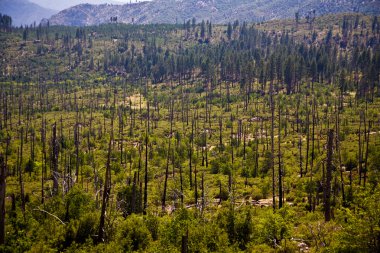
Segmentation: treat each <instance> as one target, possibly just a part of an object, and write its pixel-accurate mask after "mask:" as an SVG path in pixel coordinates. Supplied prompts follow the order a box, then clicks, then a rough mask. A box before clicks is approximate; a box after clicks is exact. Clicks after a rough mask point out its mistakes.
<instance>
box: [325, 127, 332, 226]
mask: <svg viewBox="0 0 380 253" xmlns="http://www.w3.org/2000/svg"><path fill="white" fill-rule="evenodd" d="M333 143H334V130H333V129H330V131H329V136H328V141H327V161H326V181H325V185H324V186H325V187H324V195H325V198H324V199H325V204H324V209H325V221H329V220H330V219H331V203H330V197H331V179H332V169H333V168H332V167H333V164H332V156H333Z"/></svg>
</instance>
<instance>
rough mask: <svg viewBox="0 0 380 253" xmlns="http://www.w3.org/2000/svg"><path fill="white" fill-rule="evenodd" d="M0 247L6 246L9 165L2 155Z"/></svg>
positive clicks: (0, 171)
mask: <svg viewBox="0 0 380 253" xmlns="http://www.w3.org/2000/svg"><path fill="white" fill-rule="evenodd" d="M0 166H1V167H0V245H4V244H5V191H6V177H7V167H6V166H7V165H6V163H5V159H4V157H3V154H0Z"/></svg>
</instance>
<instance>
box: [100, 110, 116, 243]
mask: <svg viewBox="0 0 380 253" xmlns="http://www.w3.org/2000/svg"><path fill="white" fill-rule="evenodd" d="M113 120H114V117H113V115H112V118H111V135H110V140H109V143H108V155H107V164H106V178H105V182H104V191H103V201H102V210H101V213H100V224H99V233H98V242H104V238H105V236H104V226H105V218H106V209H107V206H108V202H109V197H110V193H111V149H112V142H113Z"/></svg>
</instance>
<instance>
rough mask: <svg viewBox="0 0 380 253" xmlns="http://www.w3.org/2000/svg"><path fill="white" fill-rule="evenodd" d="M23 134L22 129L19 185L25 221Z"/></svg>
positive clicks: (22, 129) (22, 130)
mask: <svg viewBox="0 0 380 253" xmlns="http://www.w3.org/2000/svg"><path fill="white" fill-rule="evenodd" d="M23 132H24V128H21V133H20V138H21V145H20V149H19V155H20V157H19V165H18V169H19V184H20V193H21V210H22V214H23V216H24V219H25V193H24V181H23V174H22V173H23V171H22V160H23V159H22V153H23V152H22V151H23V146H24V141H23V140H24V138H23Z"/></svg>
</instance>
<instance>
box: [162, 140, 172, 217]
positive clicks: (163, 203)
mask: <svg viewBox="0 0 380 253" xmlns="http://www.w3.org/2000/svg"><path fill="white" fill-rule="evenodd" d="M170 150H171V136H169V140H168V155H167V159H166V170H165V181H164V192H163V193H162V201H161V206H162V211H165V207H166V190H167V185H168V176H169V162H170Z"/></svg>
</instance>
